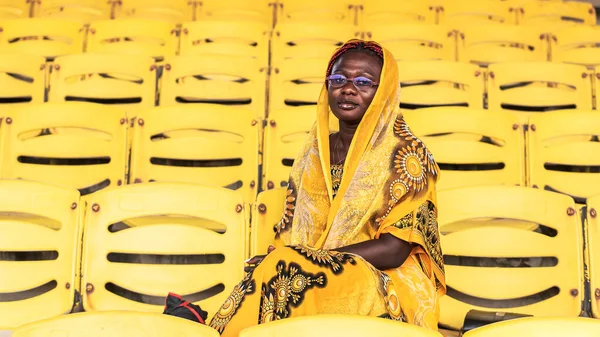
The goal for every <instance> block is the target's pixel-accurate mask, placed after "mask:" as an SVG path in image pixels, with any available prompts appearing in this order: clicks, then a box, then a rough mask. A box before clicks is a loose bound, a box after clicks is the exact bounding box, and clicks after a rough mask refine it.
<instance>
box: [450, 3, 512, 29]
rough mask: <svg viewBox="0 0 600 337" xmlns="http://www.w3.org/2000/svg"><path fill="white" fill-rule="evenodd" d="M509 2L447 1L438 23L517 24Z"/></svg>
mask: <svg viewBox="0 0 600 337" xmlns="http://www.w3.org/2000/svg"><path fill="white" fill-rule="evenodd" d="M511 8H512V6H511V4H510V3H509V2H508V1H495V0H446V1H443V2H442V3H441V6H440V14H439V15H438V21H439V22H440V23H441V24H445V25H452V24H455V23H462V22H477V23H482V24H485V23H486V22H489V21H492V22H498V23H508V24H512V23H516V15H515V13H514V11H513V10H512V9H511Z"/></svg>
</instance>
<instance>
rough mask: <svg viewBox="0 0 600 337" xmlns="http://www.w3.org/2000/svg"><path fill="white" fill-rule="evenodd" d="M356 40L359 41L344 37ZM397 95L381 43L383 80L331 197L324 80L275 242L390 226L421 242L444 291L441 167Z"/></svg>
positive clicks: (354, 234) (310, 240) (338, 237)
mask: <svg viewBox="0 0 600 337" xmlns="http://www.w3.org/2000/svg"><path fill="white" fill-rule="evenodd" d="M353 42H354V43H355V42H357V40H351V41H349V42H347V43H353ZM367 43H374V42H367ZM341 48H343V46H342V47H341ZM382 49H383V48H382ZM332 61H333V60H332ZM399 94H400V85H399V79H398V66H397V64H396V61H395V59H394V56H393V55H392V54H391V53H390V52H389V51H387V50H385V49H383V68H382V72H381V77H380V80H379V87H378V89H377V92H376V94H375V97H374V98H373V101H372V103H371V105H370V106H369V108H368V109H367V111H366V113H365V115H364V117H363V118H362V120H361V122H360V124H359V126H358V128H357V130H356V133H355V135H354V138H353V139H352V142H351V144H350V148H349V150H348V155H347V157H346V161H345V164H344V168H343V178H342V181H341V184H340V187H339V190H338V192H337V196H336V197H335V198H333V194H332V181H331V169H330V162H329V160H330V151H329V135H330V127H329V125H330V120H329V119H330V115H331V110H330V107H329V102H328V93H327V87H326V86H325V85H324V86H323V88H322V90H321V95H320V98H319V101H318V104H317V122H316V124H315V126H314V127H313V129H312V130H311V132H310V134H309V139H308V141H307V143H306V145H305V146H304V148H303V149H302V151H301V152H300V154H299V156H298V157H297V159H296V160H295V162H294V165H293V167H292V170H291V174H290V180H289V185H288V191H287V200H286V205H285V212H284V215H283V217H282V219H281V221H280V222H279V223H278V224H277V225H276V227H275V230H276V243H277V245H292V246H296V245H305V246H308V247H312V248H316V249H328V250H335V249H336V248H339V247H343V246H347V245H350V244H354V243H358V242H362V241H366V240H371V239H377V238H378V237H379V236H380V235H381V234H384V233H390V234H392V235H394V236H396V237H398V238H400V239H402V240H404V241H407V242H410V243H414V244H416V245H417V248H415V249H413V251H412V253H411V254H416V255H417V256H418V257H419V260H420V261H421V264H422V265H423V267H424V268H426V269H428V270H426V273H429V274H432V275H431V276H432V278H435V280H436V285H437V288H438V290H439V291H442V292H444V291H445V277H444V267H443V261H442V252H441V249H440V245H439V232H438V228H437V220H436V209H435V202H436V200H435V198H436V195H435V183H436V181H437V179H438V176H439V168H438V166H437V164H436V163H435V162H434V160H433V157H432V155H431V153H430V152H429V151H428V150H427V148H426V147H425V145H424V144H423V143H422V142H421V141H420V140H419V139H418V138H416V137H415V136H414V135H413V134H412V133H411V131H410V129H409V128H408V126H407V125H406V123H405V122H404V119H403V117H402V114H401V113H400V111H399ZM427 205H430V206H429V207H427ZM424 213H427V214H424ZM424 218H426V221H423V219H424Z"/></svg>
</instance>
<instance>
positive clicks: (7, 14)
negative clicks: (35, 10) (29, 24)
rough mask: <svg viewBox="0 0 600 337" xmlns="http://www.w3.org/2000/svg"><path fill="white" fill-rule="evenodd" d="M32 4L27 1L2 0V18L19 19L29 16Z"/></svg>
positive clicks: (0, 18)
mask: <svg viewBox="0 0 600 337" xmlns="http://www.w3.org/2000/svg"><path fill="white" fill-rule="evenodd" d="M30 8H31V4H30V3H27V2H25V1H13V0H3V1H0V20H10V19H19V18H25V17H28V16H29V10H30Z"/></svg>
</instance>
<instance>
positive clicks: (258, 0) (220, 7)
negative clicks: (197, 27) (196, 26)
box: [200, 0, 275, 24]
mask: <svg viewBox="0 0 600 337" xmlns="http://www.w3.org/2000/svg"><path fill="white" fill-rule="evenodd" d="M201 3H202V6H201V13H200V18H201V19H203V20H206V19H209V20H213V19H225V20H231V21H246V20H251V21H260V22H264V23H269V24H270V23H271V22H272V20H273V6H274V4H275V1H271V0H252V1H246V0H227V1H223V0H203V1H201Z"/></svg>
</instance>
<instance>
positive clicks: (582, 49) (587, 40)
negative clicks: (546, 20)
mask: <svg viewBox="0 0 600 337" xmlns="http://www.w3.org/2000/svg"><path fill="white" fill-rule="evenodd" d="M552 37H553V38H552V41H553V42H554V43H553V45H552V60H553V61H555V62H565V63H574V64H581V65H585V66H598V65H600V48H598V45H599V44H600V28H599V27H597V26H590V25H571V26H568V27H563V28H562V29H557V30H556V31H554V32H553V34H552Z"/></svg>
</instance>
